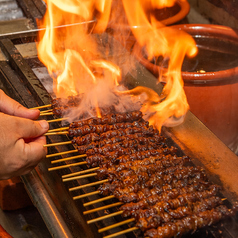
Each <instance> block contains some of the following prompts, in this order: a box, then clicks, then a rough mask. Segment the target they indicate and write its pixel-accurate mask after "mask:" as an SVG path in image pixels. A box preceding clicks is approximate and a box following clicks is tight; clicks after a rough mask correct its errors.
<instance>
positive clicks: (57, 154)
mask: <svg viewBox="0 0 238 238" xmlns="http://www.w3.org/2000/svg"><path fill="white" fill-rule="evenodd" d="M75 152H78V150H68V151H64V152H59V153H55V154H49V155H46V158H51V157H56V156H60V155H67V154H70V153H75ZM84 157H86V154H84Z"/></svg>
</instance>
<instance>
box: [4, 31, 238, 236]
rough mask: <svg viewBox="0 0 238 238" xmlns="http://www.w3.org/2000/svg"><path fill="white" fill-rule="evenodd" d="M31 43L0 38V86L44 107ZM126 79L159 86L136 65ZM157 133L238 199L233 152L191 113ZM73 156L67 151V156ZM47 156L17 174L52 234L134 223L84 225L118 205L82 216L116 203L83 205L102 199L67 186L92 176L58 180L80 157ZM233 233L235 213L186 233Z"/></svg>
mask: <svg viewBox="0 0 238 238" xmlns="http://www.w3.org/2000/svg"><path fill="white" fill-rule="evenodd" d="M19 42H20V43H21V44H19ZM26 42H27V43H26ZM33 46H34V43H33V42H32V37H27V35H24V37H20V38H19V37H17V38H16V39H12V40H9V39H2V40H1V41H0V47H1V50H2V52H3V53H4V56H5V57H6V59H7V60H2V61H1V62H0V71H1V73H0V77H1V88H3V89H4V91H5V92H7V94H8V95H10V96H11V97H13V98H14V99H15V100H17V101H19V102H20V103H22V104H23V105H25V106H26V107H29V108H31V107H35V106H38V105H46V104H49V103H50V102H51V96H50V94H49V93H48V91H47V90H46V89H45V87H44V86H43V84H42V82H43V83H44V79H49V75H45V74H43V75H42V72H44V71H45V68H44V67H43V65H41V63H40V62H39V60H38V59H37V57H36V54H35V51H33V53H30V54H29V53H28V54H26V53H25V52H27V49H28V48H34V47H33ZM20 52H21V53H20ZM34 72H35V73H34ZM39 72H40V73H41V74H40V73H39ZM36 75H38V76H39V78H38V77H37V76H36ZM125 77H126V78H127V82H128V85H127V86H128V87H134V86H135V85H147V86H149V87H152V88H155V89H156V90H157V91H160V90H161V86H160V85H156V79H155V78H154V77H153V76H152V75H151V74H150V73H149V72H148V71H147V70H146V69H144V68H143V67H141V66H140V65H139V64H138V68H137V70H136V77H133V76H132V75H131V74H129V75H126V76H125ZM46 119H47V120H50V119H53V117H52V116H47V117H46ZM58 127H60V123H59V122H54V123H51V129H52V128H58ZM162 133H163V135H165V137H167V138H168V142H169V144H170V145H173V146H176V147H178V148H179V155H183V154H186V155H188V156H190V157H191V158H192V161H193V163H194V164H195V165H199V166H202V167H204V168H205V170H206V172H207V173H208V175H209V179H210V181H212V182H214V183H216V184H219V185H221V186H222V187H223V194H221V196H222V197H223V196H224V197H226V198H227V200H226V203H228V204H229V202H234V201H237V191H238V185H237V183H236V182H235V181H237V179H238V175H237V173H236V171H237V168H238V160H237V156H236V155H235V154H234V153H233V152H231V151H230V150H229V149H228V148H227V147H226V146H225V145H224V144H223V143H222V142H221V141H220V140H219V139H218V138H216V137H215V136H214V135H213V134H212V133H211V132H210V131H209V130H208V129H207V128H206V127H205V126H204V125H203V124H202V123H201V122H200V121H199V120H198V119H197V118H196V117H195V116H194V115H193V114H192V113H190V112H189V113H188V114H187V117H186V120H185V122H184V123H183V124H182V125H180V126H178V127H175V128H163V131H162ZM66 140H68V138H67V136H66V135H57V136H51V137H49V138H48V143H56V142H60V141H66ZM74 149H75V148H74V147H73V146H72V145H64V146H56V147H50V148H49V154H55V153H60V152H64V151H69V150H74ZM75 155H76V154H71V155H70V156H75ZM67 156H69V155H63V156H58V157H54V160H55V159H62V157H63V158H65V157H67ZM50 160H51V158H46V159H45V160H44V161H42V162H41V163H40V164H39V165H38V166H37V167H36V168H35V170H33V171H32V172H31V173H30V174H28V175H25V176H22V180H23V181H24V183H25V185H26V187H27V190H28V192H29V194H30V196H31V198H32V200H33V202H34V204H35V206H36V207H37V208H38V210H39V212H40V213H41V216H42V217H43V219H44V221H45V223H46V225H47V227H48V229H49V231H50V233H51V234H52V236H56V237H103V236H107V235H109V234H111V233H115V232H120V231H123V230H126V229H129V228H130V227H134V225H133V223H129V224H126V225H122V226H120V227H117V228H114V229H110V230H108V231H106V232H103V233H102V234H99V233H98V229H102V228H104V227H107V226H110V225H113V224H116V223H118V222H122V221H123V218H122V217H121V216H115V217H114V216H112V217H111V218H107V219H106V218H105V219H103V220H101V221H98V222H96V223H92V224H87V221H89V220H92V219H98V217H101V216H105V215H108V214H109V216H110V214H113V213H115V212H117V208H116V207H114V208H108V209H106V210H105V211H104V210H100V209H98V210H99V211H98V212H94V213H89V214H87V215H83V211H87V210H91V209H94V208H95V209H96V208H100V207H102V206H108V205H110V204H114V203H116V202H118V201H117V200H115V199H110V200H106V201H102V202H100V203H95V204H94V205H91V206H85V203H88V202H91V201H95V200H97V199H100V198H102V197H100V196H99V195H97V194H95V195H93V196H87V194H88V193H91V192H94V191H95V186H90V187H87V188H83V189H80V190H76V191H72V192H69V189H70V188H72V187H77V186H81V185H84V184H88V183H92V182H96V180H95V179H94V178H84V179H78V180H73V181H69V182H62V176H63V175H67V174H70V173H74V172H78V171H79V170H83V169H85V167H82V166H72V163H75V162H80V161H81V160H80V159H76V160H74V161H73V162H72V161H71V160H69V161H65V162H64V163H59V164H56V166H61V165H63V167H64V168H62V169H57V170H54V166H52V165H51V163H50ZM49 167H53V170H52V171H50V172H49V171H48V168H49ZM84 193H85V194H86V195H85V197H84V196H81V195H82V194H84ZM79 194H80V196H81V197H82V198H81V199H75V200H73V197H75V196H77V195H79ZM237 234H238V223H237V217H232V218H229V219H226V220H225V221H223V222H221V223H219V224H217V225H215V226H212V227H209V228H207V229H201V230H199V231H196V232H195V233H194V234H192V235H191V234H189V235H188V236H189V237H227V238H228V237H234V238H235V237H237ZM141 236H142V234H141V233H140V231H138V230H137V231H134V232H130V233H127V234H124V235H122V236H121V237H141ZM185 237H186V236H185Z"/></svg>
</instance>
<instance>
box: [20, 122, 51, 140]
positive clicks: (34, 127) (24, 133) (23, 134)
mask: <svg viewBox="0 0 238 238" xmlns="http://www.w3.org/2000/svg"><path fill="white" fill-rule="evenodd" d="M17 128H18V129H17V132H18V134H19V137H20V138H25V139H27V138H36V137H39V136H41V135H43V134H44V133H46V132H47V131H48V129H49V124H48V122H47V121H45V120H41V121H32V120H29V119H22V120H19V123H18V126H17Z"/></svg>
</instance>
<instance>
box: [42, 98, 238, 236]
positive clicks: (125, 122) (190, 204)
mask: <svg viewBox="0 0 238 238" xmlns="http://www.w3.org/2000/svg"><path fill="white" fill-rule="evenodd" d="M77 100H78V99H77ZM73 101H74V100H73V98H71V102H72V105H76V104H74V103H73ZM77 102H78V101H77ZM60 103H61V101H57V100H55V101H54V102H53V103H52V105H56V107H55V106H52V107H55V108H61V110H55V111H57V112H58V111H61V115H63V114H64V113H62V112H64V109H63V108H64V107H62V106H61V104H60ZM66 110H68V108H66ZM46 113H49V112H48V111H47V112H43V113H42V115H46ZM52 113H53V114H54V111H52ZM57 115H58V116H59V114H57ZM142 116H143V115H142V113H141V112H140V111H133V112H126V113H117V114H115V113H111V114H107V115H104V116H102V117H101V118H90V119H86V120H80V121H77V122H73V123H71V124H70V125H69V126H68V127H65V128H61V129H62V131H57V129H54V130H53V131H49V132H48V133H47V135H53V134H57V133H58V134H68V135H69V137H70V138H71V140H70V141H68V142H62V143H55V144H49V145H46V146H57V145H61V144H65V143H71V144H74V146H75V148H76V149H75V150H73V151H71V152H77V153H78V154H79V155H77V156H74V157H69V158H67V159H68V160H72V159H74V158H75V159H76V158H84V161H82V162H79V163H75V164H70V165H65V166H56V167H53V168H50V169H49V170H55V169H61V168H65V167H70V166H77V165H83V164H86V165H88V167H89V169H87V170H84V171H79V172H76V173H71V174H68V175H64V176H63V177H62V178H63V181H64V182H67V181H71V180H74V179H82V178H86V177H93V176H94V177H96V178H97V179H98V181H97V182H94V183H89V184H86V185H81V186H77V187H74V188H71V189H70V191H75V190H79V189H82V188H85V187H89V186H95V185H99V188H98V190H97V191H95V192H92V193H87V194H82V195H78V196H75V197H73V199H75V200H76V199H81V198H83V197H86V196H91V195H95V194H101V195H104V197H103V198H102V199H99V200H98V201H97V200H96V201H93V202H90V203H87V204H84V205H85V206H88V205H91V204H93V203H97V202H99V201H103V200H107V199H111V198H117V199H118V200H119V202H118V203H115V204H111V205H109V206H106V207H105V206H104V207H101V208H97V209H93V210H88V211H86V212H85V214H89V213H91V212H96V211H98V210H103V209H107V208H109V207H114V206H118V207H119V211H118V212H116V213H113V214H109V215H106V216H102V217H99V218H97V219H93V220H90V221H88V223H93V222H96V221H100V220H103V219H106V218H108V217H111V216H116V215H122V216H123V217H126V218H129V219H128V220H125V221H124V222H120V223H118V224H114V225H113V226H109V227H106V228H103V229H100V230H99V232H104V231H106V230H109V229H112V228H114V227H116V226H121V225H122V224H126V223H130V222H132V221H133V222H135V224H136V225H135V227H132V228H130V229H127V230H126V231H123V233H126V232H130V231H133V230H136V229H138V228H139V229H141V230H142V231H143V232H144V235H145V236H146V237H161V238H162V237H163V238H169V237H173V236H176V235H182V234H185V233H187V232H193V231H195V230H197V229H198V228H201V227H204V226H208V225H212V224H214V223H216V222H218V221H220V220H221V219H222V218H225V217H226V216H231V215H234V213H235V212H236V211H237V209H238V206H237V204H235V205H234V206H233V207H232V208H230V209H229V208H227V207H226V206H225V205H223V199H222V198H220V197H219V196H218V193H219V191H220V187H219V186H217V185H214V184H211V183H210V182H209V181H208V179H207V176H206V173H205V171H204V170H203V169H201V168H199V167H194V166H192V165H191V164H190V159H189V158H188V157H187V156H183V157H178V156H177V155H176V152H177V149H176V148H175V147H168V146H167V144H166V140H165V138H164V137H163V136H161V135H160V133H159V132H158V130H156V129H154V128H153V127H152V126H149V123H148V122H147V121H144V120H143V118H142ZM58 155H59V154H51V155H48V156H47V157H48V158H50V157H54V156H58ZM62 161H65V159H59V160H53V161H52V163H59V162H62ZM120 234H121V233H120ZM117 235H119V233H116V234H113V235H110V236H106V237H114V236H117Z"/></svg>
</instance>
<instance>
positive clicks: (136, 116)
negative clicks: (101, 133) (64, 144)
mask: <svg viewBox="0 0 238 238" xmlns="http://www.w3.org/2000/svg"><path fill="white" fill-rule="evenodd" d="M142 116H143V115H142V112H140V111H132V112H126V113H111V114H107V115H103V116H102V117H101V118H98V117H96V118H90V119H86V120H80V121H76V122H72V123H71V124H70V126H69V127H70V128H78V127H83V126H91V125H100V124H107V125H113V124H115V123H121V122H135V121H139V120H141V119H142Z"/></svg>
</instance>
